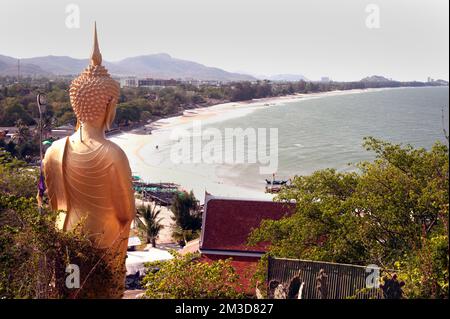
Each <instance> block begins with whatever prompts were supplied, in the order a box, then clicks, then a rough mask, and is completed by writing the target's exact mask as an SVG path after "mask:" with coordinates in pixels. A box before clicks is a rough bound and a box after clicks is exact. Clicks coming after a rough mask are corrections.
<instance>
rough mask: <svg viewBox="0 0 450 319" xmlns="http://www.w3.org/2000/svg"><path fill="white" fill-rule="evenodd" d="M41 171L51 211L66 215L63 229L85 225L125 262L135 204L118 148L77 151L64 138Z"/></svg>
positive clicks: (96, 239) (100, 243) (96, 240)
mask: <svg viewBox="0 0 450 319" xmlns="http://www.w3.org/2000/svg"><path fill="white" fill-rule="evenodd" d="M43 167H44V174H45V182H46V186H47V194H48V197H49V201H50V206H51V208H52V209H53V210H63V211H65V212H66V216H65V219H64V222H63V224H62V228H63V230H66V231H69V230H72V229H74V228H75V227H77V226H80V225H81V227H82V231H83V233H85V234H87V235H88V237H89V238H90V239H91V241H92V242H93V243H94V244H95V246H96V247H99V248H102V249H106V250H107V251H108V252H109V256H114V257H113V259H114V260H115V262H117V261H118V262H119V263H122V264H124V263H125V255H126V249H127V245H128V236H129V231H130V224H131V221H132V219H133V218H134V216H135V204H134V193H133V188H132V180H131V170H130V166H129V163H128V159H127V157H126V155H125V153H124V152H123V151H122V150H121V149H120V147H118V146H117V145H116V144H114V143H113V142H110V141H106V142H105V143H104V144H101V145H100V146H99V147H97V148H96V149H94V150H92V151H89V152H85V153H79V152H77V151H76V148H75V147H73V145H72V143H71V142H70V140H69V138H66V139H61V140H58V141H56V142H54V143H53V145H52V146H51V147H50V148H49V149H48V150H47V152H46V155H45V158H44V165H43ZM122 278H123V277H122ZM123 279H124V278H123Z"/></svg>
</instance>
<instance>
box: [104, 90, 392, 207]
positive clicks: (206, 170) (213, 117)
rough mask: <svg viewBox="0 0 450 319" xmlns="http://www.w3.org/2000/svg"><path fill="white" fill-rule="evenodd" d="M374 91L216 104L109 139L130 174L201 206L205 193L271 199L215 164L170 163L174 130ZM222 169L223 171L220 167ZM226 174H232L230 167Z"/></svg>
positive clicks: (292, 96) (312, 94) (336, 92)
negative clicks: (176, 190) (176, 189)
mask: <svg viewBox="0 0 450 319" xmlns="http://www.w3.org/2000/svg"><path fill="white" fill-rule="evenodd" d="M377 90H383V89H365V90H348V91H330V92H323V93H311V94H296V95H289V96H283V97H274V98H265V99H258V100H252V101H245V102H230V103H224V104H218V105H213V106H209V107H204V108H197V109H192V110H187V111H185V112H184V114H183V116H175V117H171V118H165V119H161V120H159V121H156V122H153V123H151V124H148V125H146V126H145V127H143V128H140V129H137V130H134V131H130V132H127V133H121V134H118V135H115V136H113V137H111V138H110V139H111V140H112V141H113V142H115V143H116V144H118V145H119V146H120V147H121V148H122V149H123V150H124V151H125V153H126V154H127V156H128V159H129V162H130V166H131V169H132V171H133V174H135V175H139V176H140V177H141V178H142V179H143V180H144V181H146V182H173V183H177V184H179V185H180V186H181V187H182V188H183V189H185V190H188V191H189V190H193V192H194V194H195V196H196V197H197V198H198V199H199V200H200V202H201V203H203V199H204V194H205V192H209V193H211V194H213V195H217V196H228V197H239V198H253V199H272V198H273V195H272V194H267V193H265V192H264V185H261V190H258V189H250V188H246V187H242V186H239V185H235V184H232V183H230V181H229V180H228V179H227V178H219V177H218V176H217V172H216V167H215V165H214V164H211V165H205V164H203V165H198V164H182V165H177V164H175V163H171V162H170V159H169V158H168V154H169V149H170V147H171V146H172V145H173V143H174V141H173V140H171V137H170V135H171V133H172V132H173V130H174V129H176V128H185V129H188V128H191V127H192V123H193V121H201V123H202V125H211V124H214V123H217V122H221V121H224V120H228V119H232V118H236V117H241V116H246V115H248V114H249V113H251V112H254V111H255V110H257V109H260V108H267V107H275V106H277V105H279V104H282V103H289V102H293V101H298V100H300V99H313V98H320V97H325V96H334V95H346V94H358V93H362V92H368V91H377ZM149 131H152V134H148V133H147V132H149ZM221 169H222V170H223V166H222V168H221ZM222 173H223V172H222ZM227 174H233V169H232V167H230V170H229V172H227ZM222 176H223V174H222Z"/></svg>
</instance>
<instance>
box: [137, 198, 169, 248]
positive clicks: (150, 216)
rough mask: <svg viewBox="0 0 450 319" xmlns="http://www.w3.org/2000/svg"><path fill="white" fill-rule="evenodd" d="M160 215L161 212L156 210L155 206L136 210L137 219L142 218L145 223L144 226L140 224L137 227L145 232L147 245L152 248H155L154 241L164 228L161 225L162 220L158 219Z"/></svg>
mask: <svg viewBox="0 0 450 319" xmlns="http://www.w3.org/2000/svg"><path fill="white" fill-rule="evenodd" d="M160 213H161V210H160V209H156V205H155V206H153V207H150V205H147V206H141V207H139V209H138V217H139V216H141V217H143V218H144V221H145V224H144V223H140V224H139V225H140V227H141V228H142V229H143V230H144V231H145V234H146V236H147V243H151V244H152V247H156V239H157V238H158V235H159V233H160V231H161V230H162V229H163V228H164V226H163V225H162V224H161V221H162V218H160V217H159V214H160Z"/></svg>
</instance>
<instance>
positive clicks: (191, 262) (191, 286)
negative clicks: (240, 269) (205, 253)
mask: <svg viewBox="0 0 450 319" xmlns="http://www.w3.org/2000/svg"><path fill="white" fill-rule="evenodd" d="M172 254H173V256H174V258H173V259H170V260H167V261H158V262H153V263H148V264H146V266H147V268H148V270H147V275H146V276H145V277H144V279H143V283H144V285H145V287H146V291H145V297H146V298H152V299H223V298H226V299H231V298H242V297H243V294H242V293H241V292H240V291H242V289H241V287H240V284H239V276H238V275H237V274H236V272H235V270H234V268H233V266H232V265H231V262H230V260H219V261H213V262H202V261H200V260H198V258H199V255H198V254H191V253H189V254H186V255H184V256H181V255H179V254H178V253H176V252H172Z"/></svg>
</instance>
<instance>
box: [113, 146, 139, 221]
mask: <svg viewBox="0 0 450 319" xmlns="http://www.w3.org/2000/svg"><path fill="white" fill-rule="evenodd" d="M111 181H112V183H113V187H112V189H113V192H112V193H113V194H112V196H111V201H112V204H113V206H114V207H115V211H116V214H117V215H116V217H117V219H118V221H119V222H120V224H121V226H122V227H125V226H127V225H129V224H130V223H131V221H132V220H133V218H134V216H135V214H136V209H135V203H134V191H133V185H132V182H131V169H130V165H129V164H128V159H127V158H126V156H125V155H124V156H123V157H122V156H120V157H119V158H117V159H116V160H115V163H114V166H113V169H112V174H111Z"/></svg>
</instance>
